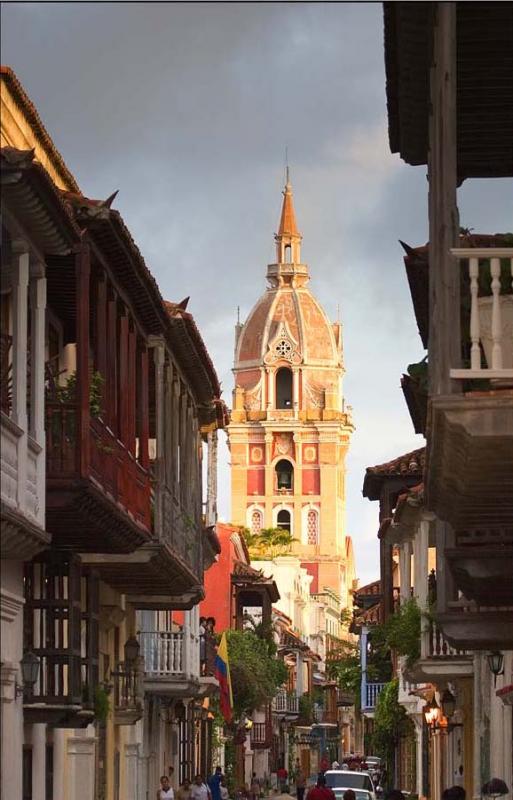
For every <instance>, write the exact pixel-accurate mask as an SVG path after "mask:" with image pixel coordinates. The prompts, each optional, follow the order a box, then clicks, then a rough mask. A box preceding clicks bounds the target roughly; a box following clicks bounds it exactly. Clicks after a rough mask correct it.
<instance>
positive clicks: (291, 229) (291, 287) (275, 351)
mask: <svg viewBox="0 0 513 800" xmlns="http://www.w3.org/2000/svg"><path fill="white" fill-rule="evenodd" d="M301 239H302V237H301V234H300V233H299V230H298V227H297V222H296V215H295V211H294V204H293V194H292V186H291V183H290V180H289V178H288V175H287V182H286V185H285V189H284V191H283V205H282V212H281V217H280V224H279V228H278V232H277V233H276V235H275V242H276V262H275V263H273V264H269V265H268V267H267V281H268V288H267V290H266V291H265V292H264V294H263V295H262V296H261V297H260V298H259V300H258V301H257V302H256V304H255V306H254V307H253V309H252V310H251V312H250V314H249V316H248V318H247V320H246V322H245V323H244V325H240V324H239V325H237V330H236V348H235V364H234V371H235V375H236V386H237V389H236V391H237V390H238V391H239V407H240V403H241V400H243V405H244V407H245V408H246V410H256V409H257V408H260V409H261V410H264V409H266V408H272V407H273V406H274V405H275V402H274V401H275V400H276V392H274V393H273V388H274V384H275V380H276V373H277V372H279V371H280V369H282V368H285V369H289V370H291V373H292V375H293V380H295V381H296V383H297V384H298V386H297V391H296V392H295V395H294V403H293V404H292V405H293V406H295V408H296V410H298V411H299V410H305V409H306V407H307V406H308V405H309V404H310V405H313V406H314V407H317V408H324V407H327V405H329V407H330V408H332V410H334V408H338V409H339V410H340V411H342V408H341V407H340V404H339V403H338V402H335V405H333V403H334V397H335V395H337V396H338V397H339V398H341V377H342V373H343V367H342V339H341V326H340V323H338V322H335V323H331V322H330V321H329V319H328V317H327V315H326V313H325V312H324V310H323V308H322V307H321V305H320V304H319V302H318V301H317V299H316V298H315V297H314V295H313V294H312V292H311V291H310V289H309V287H308V283H309V280H310V275H309V270H308V266H307V265H306V264H303V263H301ZM266 376H267V377H266ZM241 391H243V392H244V395H245V396H244V398H242V397H240V395H241ZM326 393H327V394H326ZM273 394H274V397H273ZM327 395H329V396H330V397H331V399H330V400H329V402H328V403H327V400H328V398H327ZM235 405H236V406H237V404H235ZM282 410H283V409H282Z"/></svg>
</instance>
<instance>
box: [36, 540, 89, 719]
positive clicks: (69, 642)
mask: <svg viewBox="0 0 513 800" xmlns="http://www.w3.org/2000/svg"><path fill="white" fill-rule="evenodd" d="M24 593H25V615H24V645H25V649H26V650H30V651H32V652H33V653H35V655H36V656H37V657H38V658H39V663H40V668H39V675H38V679H37V681H36V683H35V684H34V686H33V687H32V688H31V689H30V690H26V692H25V695H24V718H25V720H26V721H30V722H48V723H54V724H58V725H60V726H61V727H71V728H73V727H74V728H78V727H82V726H83V725H87V724H89V723H90V722H91V721H92V719H93V717H94V698H95V692H96V687H97V685H98V614H99V582H98V579H97V578H96V577H95V575H94V573H91V572H89V571H88V570H84V569H83V568H82V567H81V563H80V559H79V558H78V557H76V556H73V555H70V554H62V553H55V552H49V553H46V554H44V555H43V556H38V557H37V559H35V560H34V561H32V562H31V563H27V564H26V565H25V574H24Z"/></svg>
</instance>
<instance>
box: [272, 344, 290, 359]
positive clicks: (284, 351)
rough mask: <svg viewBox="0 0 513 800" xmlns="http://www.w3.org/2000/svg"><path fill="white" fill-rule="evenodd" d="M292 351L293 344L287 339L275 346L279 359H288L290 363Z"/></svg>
mask: <svg viewBox="0 0 513 800" xmlns="http://www.w3.org/2000/svg"><path fill="white" fill-rule="evenodd" d="M292 350H293V347H292V345H291V343H290V342H288V341H287V339H280V340H279V341H278V342H276V344H275V345H274V352H275V354H276V356H277V357H278V358H286V359H287V360H289V361H290V359H291V358H292Z"/></svg>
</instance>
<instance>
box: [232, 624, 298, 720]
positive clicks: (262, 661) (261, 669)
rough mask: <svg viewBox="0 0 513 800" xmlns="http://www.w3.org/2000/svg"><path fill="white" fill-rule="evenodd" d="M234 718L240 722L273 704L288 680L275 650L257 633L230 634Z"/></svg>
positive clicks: (284, 668) (236, 632)
mask: <svg viewBox="0 0 513 800" xmlns="http://www.w3.org/2000/svg"><path fill="white" fill-rule="evenodd" d="M227 638H228V656H229V659H230V674H231V679H232V690H233V704H234V714H235V717H236V718H240V717H241V716H242V715H243V714H251V713H252V712H253V711H255V710H256V709H257V708H261V707H262V706H265V705H266V704H267V703H270V702H271V700H272V699H273V697H274V696H275V694H276V692H277V690H278V688H279V687H280V686H281V685H282V684H283V683H285V681H286V679H287V668H286V666H285V664H284V663H283V661H281V660H280V659H278V658H276V656H275V652H276V650H275V646H274V644H273V643H272V642H270V641H269V640H268V639H266V638H263V637H260V636H258V635H257V634H256V633H255V632H254V631H249V630H245V631H228V635H227Z"/></svg>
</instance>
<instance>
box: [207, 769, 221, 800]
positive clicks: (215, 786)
mask: <svg viewBox="0 0 513 800" xmlns="http://www.w3.org/2000/svg"><path fill="white" fill-rule="evenodd" d="M222 779H223V770H222V769H221V767H216V769H215V772H214V774H213V775H211V777H210V778H209V781H208V788H209V789H210V794H211V795H212V800H221V781H222Z"/></svg>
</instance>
